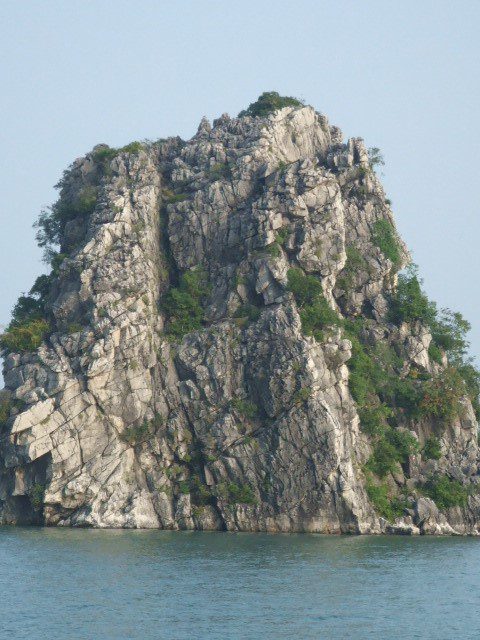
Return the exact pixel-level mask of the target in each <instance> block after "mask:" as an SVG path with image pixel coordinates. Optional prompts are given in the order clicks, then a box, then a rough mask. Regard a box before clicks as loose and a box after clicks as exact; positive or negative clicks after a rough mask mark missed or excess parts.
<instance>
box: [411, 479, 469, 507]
mask: <svg viewBox="0 0 480 640" xmlns="http://www.w3.org/2000/svg"><path fill="white" fill-rule="evenodd" d="M420 490H421V492H422V493H423V494H424V495H426V496H428V497H429V498H431V499H432V500H433V501H434V502H435V504H436V505H437V507H438V508H439V509H450V507H465V506H466V505H467V500H468V496H469V495H470V491H469V489H468V487H466V486H464V485H463V484H461V483H460V482H458V480H452V479H451V478H449V477H448V476H435V477H433V478H431V479H430V480H428V482H426V483H425V484H424V485H423V486H422V487H420Z"/></svg>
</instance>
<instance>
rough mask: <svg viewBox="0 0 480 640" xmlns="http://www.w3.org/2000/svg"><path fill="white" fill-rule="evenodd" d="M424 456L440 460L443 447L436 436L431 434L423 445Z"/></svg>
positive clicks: (428, 458) (425, 458)
mask: <svg viewBox="0 0 480 640" xmlns="http://www.w3.org/2000/svg"><path fill="white" fill-rule="evenodd" d="M422 457H423V459H424V460H440V458H441V457H442V448H441V446H440V440H439V439H438V438H437V437H436V436H429V437H428V438H427V439H426V440H425V444H424V445H423V450H422Z"/></svg>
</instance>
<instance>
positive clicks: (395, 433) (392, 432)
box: [366, 426, 418, 478]
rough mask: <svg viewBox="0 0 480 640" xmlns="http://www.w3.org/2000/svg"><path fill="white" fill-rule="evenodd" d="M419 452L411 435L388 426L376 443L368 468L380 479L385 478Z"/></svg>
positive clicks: (416, 443)
mask: <svg viewBox="0 0 480 640" xmlns="http://www.w3.org/2000/svg"><path fill="white" fill-rule="evenodd" d="M417 451H418V442H417V440H416V438H415V437H414V436H413V435H412V434H411V433H409V432H408V431H400V430H399V429H394V428H392V427H389V426H386V427H385V428H384V431H383V433H381V435H380V436H379V437H377V438H376V440H375V442H374V445H373V453H372V455H371V456H370V458H369V460H368V462H367V464H366V467H367V469H368V470H369V471H371V472H372V473H374V474H375V475H376V476H378V477H379V478H384V477H385V476H386V475H388V474H389V473H393V472H394V471H395V470H396V469H397V468H398V464H404V463H405V462H407V461H408V457H409V456H411V455H413V454H415V453H417Z"/></svg>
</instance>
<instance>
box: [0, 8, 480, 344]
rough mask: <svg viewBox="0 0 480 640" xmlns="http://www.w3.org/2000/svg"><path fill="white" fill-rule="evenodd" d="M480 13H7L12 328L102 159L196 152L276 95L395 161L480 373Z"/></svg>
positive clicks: (408, 213) (0, 38)
mask: <svg viewBox="0 0 480 640" xmlns="http://www.w3.org/2000/svg"><path fill="white" fill-rule="evenodd" d="M479 24H480V0H456V1H455V2H454V1H453V0H446V1H442V0H432V1H429V0H415V1H410V0H402V1H395V0H387V1H385V0H362V1H360V0H350V1H348V0H344V1H342V0H335V2H332V0H329V1H323V0H291V1H288V2H287V1H282V0H271V1H267V0H241V2H238V1H233V0H223V1H219V0H216V1H215V0H210V1H209V0H184V1H182V0H171V1H168V2H167V1H162V0H151V1H149V0H130V1H127V0H110V1H109V0H95V1H93V0H58V1H57V0H43V1H41V2H40V1H32V0H22V1H21V2H19V1H18V0H14V1H9V0H0V70H1V79H2V82H1V89H0V90H1V100H0V136H1V139H0V142H1V146H0V185H1V198H0V216H1V227H0V228H1V240H0V242H1V244H0V250H1V251H0V261H1V265H0V266H1V273H2V274H3V278H2V289H1V294H2V295H1V296H0V323H3V324H6V323H7V322H8V320H9V315H10V311H11V308H12V306H13V304H14V303H15V301H16V299H17V297H18V295H19V293H20V292H22V291H26V290H28V289H29V288H30V286H31V285H32V283H33V281H34V279H35V277H36V276H37V275H38V274H39V273H40V272H41V270H42V269H43V265H42V264H41V261H40V258H41V252H40V251H39V250H38V249H37V248H36V245H35V241H34V231H33V229H32V223H33V221H34V220H35V219H36V217H37V215H38V212H39V211H40V209H41V208H42V206H45V205H48V204H49V203H51V202H52V201H53V200H54V199H55V193H56V192H55V191H54V189H53V185H54V184H55V183H56V182H57V181H58V179H59V177H60V176H61V173H62V171H63V170H64V169H65V168H66V167H67V166H68V165H69V164H70V163H71V162H72V160H73V159H74V158H76V157H78V156H80V155H83V154H84V153H85V152H87V151H88V150H89V149H91V148H92V147H93V146H94V145H95V144H97V143H100V142H106V143H108V144H110V145H112V146H119V145H123V144H126V143H128V142H129V141H132V140H141V139H144V138H149V139H157V138H160V137H166V136H169V135H177V134H178V135H180V136H182V137H183V138H188V137H190V136H191V135H193V134H194V133H195V131H196V128H197V126H198V123H199V121H200V119H201V117H202V116H203V115H206V116H208V117H209V118H214V117H217V116H219V115H220V114H221V113H223V112H228V113H230V114H232V115H234V114H237V113H238V111H240V110H241V109H242V108H244V107H245V106H247V105H248V104H249V103H250V102H252V101H253V100H254V99H256V97H257V96H258V95H259V94H260V93H261V92H262V91H265V90H277V91H279V92H280V93H283V94H287V95H294V96H297V97H301V98H303V99H305V100H306V101H307V102H308V103H309V104H312V105H314V106H315V107H316V108H317V109H318V110H319V111H322V112H323V113H325V114H326V115H327V116H328V117H329V119H330V122H331V123H333V124H336V125H338V126H340V127H341V128H342V130H343V132H344V134H345V136H357V135H358V136H362V137H363V138H365V141H366V143H367V145H368V146H378V147H380V148H381V149H382V150H383V152H384V155H385V160H386V167H385V169H384V173H385V177H384V184H385V186H386V190H387V193H388V196H389V197H390V198H391V199H392V201H393V209H394V212H395V215H396V220H397V225H398V228H399V230H400V233H401V234H402V236H403V237H404V239H405V240H406V242H407V244H408V245H409V247H410V249H411V250H412V252H413V256H414V259H415V261H416V262H417V263H418V264H419V265H420V271H421V273H422V275H423V277H424V279H425V287H426V289H427V291H428V293H429V295H430V296H431V298H433V299H435V300H437V301H438V302H439V304H440V305H441V306H449V307H451V308H452V309H455V310H459V311H461V312H462V313H463V314H464V315H465V316H466V318H467V319H468V320H469V321H470V322H471V323H472V325H473V331H472V334H471V340H472V352H473V353H474V354H476V355H477V356H480V300H479V296H478V285H477V278H478V275H479V264H480V258H479V250H478V245H479V240H480V218H479V209H480V204H479V195H478V172H479V169H478V167H479V162H478V151H479V149H480V109H479V97H480V64H479V62H480V60H479V57H480V55H479V54H480V39H479V37H478V28H479Z"/></svg>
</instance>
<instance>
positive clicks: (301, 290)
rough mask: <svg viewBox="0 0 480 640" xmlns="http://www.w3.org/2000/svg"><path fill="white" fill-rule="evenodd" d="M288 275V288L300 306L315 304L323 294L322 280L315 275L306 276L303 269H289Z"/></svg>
mask: <svg viewBox="0 0 480 640" xmlns="http://www.w3.org/2000/svg"><path fill="white" fill-rule="evenodd" d="M287 277H288V289H289V291H291V292H292V293H293V295H294V297H295V301H296V303H297V304H298V305H299V306H300V307H303V306H305V305H311V304H313V303H314V302H315V300H316V299H317V298H318V296H320V295H322V294H323V289H322V285H321V284H320V281H319V280H317V278H315V276H310V275H308V276H306V275H305V274H304V273H303V271H302V270H301V269H296V268H295V269H289V270H288V273H287Z"/></svg>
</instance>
